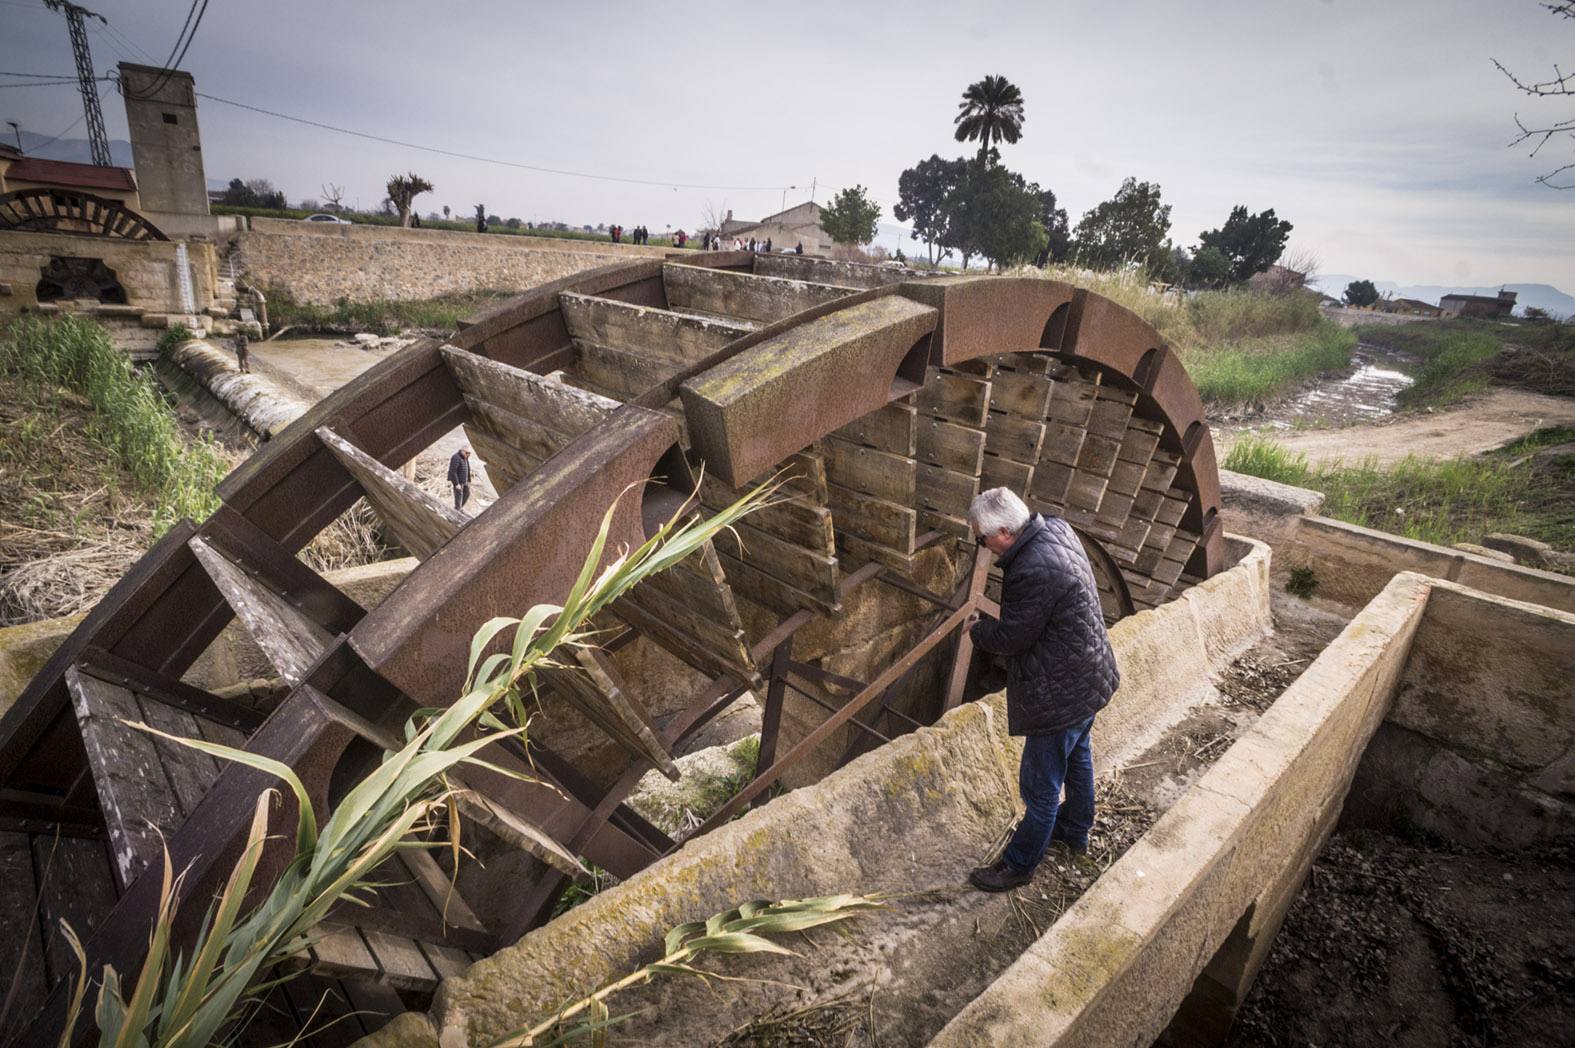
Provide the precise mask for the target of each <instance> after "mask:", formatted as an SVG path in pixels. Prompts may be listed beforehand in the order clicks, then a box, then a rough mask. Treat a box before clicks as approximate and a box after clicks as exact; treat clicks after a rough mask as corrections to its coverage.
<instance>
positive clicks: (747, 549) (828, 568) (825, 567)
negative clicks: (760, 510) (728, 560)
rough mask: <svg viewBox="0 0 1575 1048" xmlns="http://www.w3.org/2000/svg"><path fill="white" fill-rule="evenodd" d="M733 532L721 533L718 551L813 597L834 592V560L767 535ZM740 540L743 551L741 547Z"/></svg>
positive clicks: (741, 527) (742, 529)
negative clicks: (790, 584) (812, 594)
mask: <svg viewBox="0 0 1575 1048" xmlns="http://www.w3.org/2000/svg"><path fill="white" fill-rule="evenodd" d="M734 532H736V534H734V533H732V532H726V531H724V532H721V533H720V534H718V535H717V537H716V539H715V542H716V547H717V549H718V551H720V552H722V553H727V554H729V555H730V556H732V557H734V558H735V559H738V560H744V561H747V562H748V563H749V564H751V565H753V566H754V567H756V568H758V569H760V570H761V571H764V572H765V573H766V574H768V575H774V576H776V577H777V578H779V579H781V580H782V581H784V582H790V583H792V584H793V585H795V586H797V587H798V588H799V589H802V590H806V591H808V592H810V593H816V594H831V593H835V592H836V589H837V558H836V557H833V556H827V555H825V554H824V553H817V552H815V551H812V550H808V549H805V548H804V547H803V546H798V545H794V544H793V543H791V542H785V541H783V540H782V539H780V538H778V537H777V536H775V535H772V534H770V533H769V532H765V531H762V530H760V529H758V528H753V527H750V526H749V525H748V524H747V523H740V524H738V525H736V526H735V528H734ZM740 541H741V542H742V548H740V545H739V544H740Z"/></svg>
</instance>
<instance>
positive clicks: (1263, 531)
mask: <svg viewBox="0 0 1575 1048" xmlns="http://www.w3.org/2000/svg"><path fill="white" fill-rule="evenodd" d="M1220 501H1221V515H1222V518H1223V519H1224V522H1225V526H1226V527H1227V528H1229V529H1230V530H1232V531H1236V532H1240V533H1242V534H1245V535H1251V536H1252V537H1254V538H1257V539H1261V540H1262V541H1264V542H1267V543H1268V544H1269V546H1270V547H1271V548H1272V549H1273V550H1274V568H1275V577H1276V579H1277V580H1278V581H1280V582H1282V583H1283V581H1284V580H1285V578H1286V576H1287V575H1288V573H1289V572H1290V571H1291V570H1292V569H1294V568H1309V569H1311V570H1312V578H1313V581H1314V583H1315V588H1314V590H1313V596H1314V597H1316V598H1318V599H1320V600H1329V601H1332V602H1334V603H1336V604H1339V605H1342V606H1344V607H1347V608H1359V607H1361V606H1363V605H1364V604H1366V603H1367V602H1368V601H1370V600H1372V599H1373V598H1374V597H1375V596H1377V595H1378V593H1379V592H1380V591H1381V590H1382V589H1383V588H1384V587H1385V586H1386V585H1388V583H1389V580H1390V579H1392V578H1394V576H1395V574H1396V573H1397V572H1401V571H1415V572H1418V573H1420V574H1423V575H1430V576H1432V577H1433V578H1438V579H1444V580H1446V581H1449V582H1458V583H1461V584H1462V585H1466V586H1470V587H1472V588H1473V589H1479V590H1484V591H1486V592H1488V593H1495V594H1498V595H1499V596H1502V597H1509V598H1510V599H1512V600H1524V601H1529V602H1531V603H1533V604H1541V605H1545V606H1547V607H1550V608H1558V609H1559V610H1561V611H1575V578H1571V577H1570V576H1568V575H1560V574H1557V573H1556V572H1551V571H1542V570H1540V569H1537V568H1527V567H1522V566H1520V565H1518V564H1507V563H1505V562H1503V561H1499V560H1492V559H1490V558H1488V557H1483V556H1478V555H1477V554H1475V553H1469V552H1466V551H1464V550H1459V549H1453V548H1450V547H1448V546H1437V545H1434V544H1433V543H1431V542H1421V541H1419V540H1417V539H1408V538H1404V537H1402V536H1400V535H1392V534H1390V533H1389V532H1387V531H1377V530H1375V529H1373V528H1364V527H1361V526H1360V525H1357V524H1347V523H1346V522H1345V521H1343V520H1334V519H1333V518H1331V517H1323V516H1318V515H1317V512H1318V509H1319V508H1320V507H1321V506H1322V505H1323V496H1322V495H1320V494H1319V493H1318V492H1316V491H1308V490H1307V489H1305V488H1297V487H1292V486H1291V485H1288V484H1277V483H1275V482H1273V481H1269V480H1261V479H1259V478H1257V477H1249V476H1245V475H1243V474H1240V473H1232V472H1230V471H1229V470H1223V469H1222V470H1220Z"/></svg>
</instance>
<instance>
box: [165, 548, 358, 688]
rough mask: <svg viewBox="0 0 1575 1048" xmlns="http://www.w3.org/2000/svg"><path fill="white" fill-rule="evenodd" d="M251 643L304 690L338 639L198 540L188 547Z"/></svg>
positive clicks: (284, 676) (255, 577)
mask: <svg viewBox="0 0 1575 1048" xmlns="http://www.w3.org/2000/svg"><path fill="white" fill-rule="evenodd" d="M188 545H189V546H190V547H191V551H192V552H193V553H194V554H196V555H197V560H198V562H199V563H201V564H202V567H203V570H205V571H207V573H208V575H209V577H210V578H212V579H213V583H214V585H215V586H217V587H219V592H220V593H222V594H224V599H225V600H226V601H228V602H229V605H230V607H231V609H233V610H234V612H235V614H236V615H237V616H238V617H239V618H240V620H241V621H242V622H243V623H244V624H245V625H246V629H247V631H248V632H250V633H251V635H252V639H253V640H255V641H256V642H257V646H258V647H259V648H261V649H262V650H263V653H264V654H265V655H267V656H268V659H269V661H271V662H272V663H273V664H274V666H275V667H276V668H277V669H278V670H279V674H280V676H282V677H283V678H284V679H285V680H286V681H288V682H289V683H290V684H292V685H295V684H300V683H301V682H302V681H304V680H305V679H306V675H307V671H309V670H310V669H311V668H312V666H313V665H314V664H315V663H316V662H317V660H318V659H319V658H321V657H322V654H323V652H324V651H326V650H327V649H328V646H329V645H330V644H331V643H333V636H332V634H330V633H329V632H328V631H327V630H326V629H324V628H323V627H322V626H319V625H318V624H317V623H316V622H313V621H312V620H311V619H310V618H308V617H307V616H306V615H305V614H304V613H303V612H301V611H300V610H299V609H297V608H295V607H293V606H291V605H290V604H289V603H288V602H287V601H285V599H284V598H283V597H280V596H279V595H278V594H277V593H275V592H273V590H271V589H270V588H268V586H267V585H265V584H264V583H263V581H262V580H261V579H260V578H259V577H258V576H257V575H256V574H254V573H250V574H249V573H248V572H246V571H245V570H243V569H242V568H241V567H239V566H238V565H237V564H235V563H234V562H233V561H231V560H230V559H229V558H228V557H227V556H225V555H224V554H223V553H220V552H219V551H218V549H217V548H215V547H214V546H212V545H210V544H209V543H208V541H207V540H206V539H204V538H202V537H201V536H200V535H199V536H193V538H192V539H191V541H190V542H189V543H188Z"/></svg>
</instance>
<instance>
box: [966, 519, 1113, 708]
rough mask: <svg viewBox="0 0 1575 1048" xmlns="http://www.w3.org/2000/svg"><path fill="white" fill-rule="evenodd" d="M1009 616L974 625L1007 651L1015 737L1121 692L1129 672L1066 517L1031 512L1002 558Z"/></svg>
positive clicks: (992, 646) (979, 635)
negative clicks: (1113, 644)
mask: <svg viewBox="0 0 1575 1048" xmlns="http://www.w3.org/2000/svg"><path fill="white" fill-rule="evenodd" d="M997 563H998V564H999V565H1000V568H1001V573H1002V585H1001V621H999V622H997V621H995V620H994V619H981V620H980V621H979V622H977V623H975V624H974V627H973V632H972V633H971V634H970V635H971V636H972V637H973V642H974V644H975V645H976V646H978V647H979V648H980V649H982V650H984V651H990V652H995V653H996V654H998V655H1005V656H1007V657H1008V660H1007V675H1006V723H1007V730H1008V731H1010V732H1011V733H1012V734H1013V735H1048V734H1050V733H1051V732H1056V731H1062V730H1064V729H1066V728H1070V727H1072V726H1073V725H1075V724H1081V723H1083V721H1086V720H1087V719H1088V718H1090V717H1092V716H1093V715H1094V714H1095V713H1097V712H1099V710H1101V709H1103V708H1104V706H1105V704H1106V703H1108V702H1109V701H1110V696H1112V695H1114V694H1115V692H1116V687H1117V685H1119V684H1120V683H1121V674H1120V673H1119V672H1118V671H1117V670H1116V656H1115V653H1114V652H1113V651H1111V650H1110V635H1109V634H1108V633H1106V632H1105V618H1104V615H1103V614H1102V613H1101V612H1100V610H1099V590H1098V588H1096V587H1095V585H1094V572H1093V569H1092V568H1091V567H1089V564H1088V555H1087V554H1086V553H1084V552H1083V546H1082V543H1080V542H1078V540H1077V536H1076V535H1075V534H1073V532H1072V528H1071V525H1069V524H1067V522H1066V521H1064V520H1062V519H1061V518H1060V517H1048V518H1047V517H1042V516H1040V515H1038V514H1035V515H1034V516H1032V517H1030V518H1029V519H1028V523H1027V524H1026V525H1024V527H1023V532H1022V534H1021V535H1019V536H1017V541H1016V542H1015V543H1013V544H1012V548H1011V549H1009V550H1007V551H1006V552H1005V553H1003V554H1002V555H1001V557H1000V559H999V560H998V561H997Z"/></svg>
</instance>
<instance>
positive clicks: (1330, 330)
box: [1014, 267, 1356, 408]
mask: <svg viewBox="0 0 1575 1048" xmlns="http://www.w3.org/2000/svg"><path fill="white" fill-rule="evenodd" d="M1014 275H1017V276H1035V275H1039V276H1045V277H1048V278H1050V279H1052V280H1064V281H1066V282H1067V283H1069V284H1075V285H1076V286H1078V287H1084V288H1087V289H1088V290H1090V291H1092V292H1094V293H1095V294H1098V295H1103V296H1104V297H1105V298H1108V299H1110V300H1111V301H1113V302H1115V303H1116V304H1118V305H1120V306H1124V307H1125V308H1127V309H1130V310H1131V311H1132V312H1134V313H1136V314H1137V315H1138V316H1140V317H1142V318H1143V320H1144V321H1146V322H1147V323H1148V324H1149V325H1150V326H1151V327H1153V328H1154V329H1155V330H1156V331H1158V332H1159V333H1160V335H1161V336H1163V337H1164V339H1165V341H1167V342H1169V343H1170V345H1171V346H1172V347H1173V348H1174V349H1175V350H1176V352H1177V353H1178V354H1179V355H1180V356H1181V359H1182V360H1183V361H1184V362H1185V363H1186V365H1187V370H1188V372H1190V373H1191V375H1192V380H1193V382H1194V383H1196V385H1197V387H1198V393H1199V395H1201V396H1202V397H1203V400H1204V402H1205V403H1206V404H1208V405H1209V406H1211V407H1214V408H1234V407H1240V406H1243V405H1249V404H1263V403H1266V402H1268V401H1271V400H1275V399H1277V398H1279V397H1282V396H1285V395H1286V394H1288V393H1290V392H1291V391H1293V390H1294V389H1295V388H1296V387H1297V386H1299V385H1301V384H1302V383H1304V382H1306V381H1307V380H1308V379H1310V378H1314V377H1316V376H1318V375H1320V374H1323V373H1324V372H1326V371H1339V370H1341V369H1344V368H1347V367H1349V366H1350V364H1351V351H1352V350H1353V349H1355V348H1356V337H1355V336H1354V335H1352V334H1351V333H1350V332H1348V331H1346V330H1344V329H1342V328H1341V327H1339V325H1337V324H1334V323H1333V322H1331V321H1329V320H1327V319H1325V318H1324V316H1323V315H1322V314H1321V313H1320V312H1319V311H1318V299H1317V297H1316V296H1314V295H1312V294H1310V293H1301V294H1285V295H1269V294H1262V293H1259V292H1255V291H1247V290H1233V291H1204V292H1200V293H1198V294H1194V295H1181V294H1175V293H1166V294H1160V293H1159V292H1156V291H1154V290H1153V289H1152V288H1150V287H1149V284H1148V281H1147V279H1146V278H1145V277H1143V276H1141V275H1139V274H1136V273H1089V272H1085V271H1081V270H1076V269H1070V268H1067V267H1050V268H1048V269H1045V270H1042V271H1041V270H1038V269H1033V268H1028V267H1025V268H1022V269H1019V270H1017V271H1016V273H1015V274H1014Z"/></svg>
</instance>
